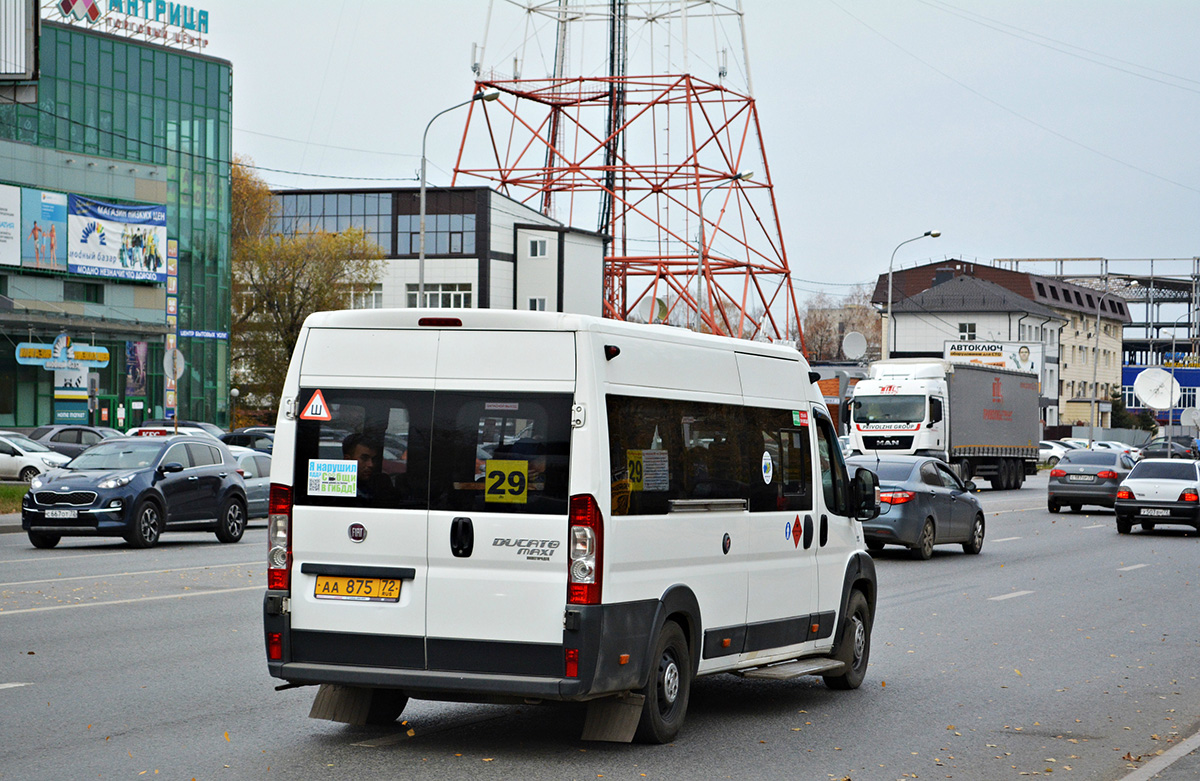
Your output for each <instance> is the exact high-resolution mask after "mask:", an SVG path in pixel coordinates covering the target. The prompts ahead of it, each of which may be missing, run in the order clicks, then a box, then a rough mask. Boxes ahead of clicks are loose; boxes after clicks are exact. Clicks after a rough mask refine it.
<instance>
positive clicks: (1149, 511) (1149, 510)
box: [1138, 507, 1171, 518]
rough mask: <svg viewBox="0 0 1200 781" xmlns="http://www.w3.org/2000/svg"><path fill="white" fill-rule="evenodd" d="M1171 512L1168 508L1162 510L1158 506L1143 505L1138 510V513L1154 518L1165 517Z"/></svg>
mask: <svg viewBox="0 0 1200 781" xmlns="http://www.w3.org/2000/svg"><path fill="white" fill-rule="evenodd" d="M1170 514H1171V511H1170V510H1163V509H1162V508H1159V507H1143V508H1142V509H1141V510H1139V511H1138V515H1150V516H1153V517H1155V518H1165V517H1167V516H1168V515H1170Z"/></svg>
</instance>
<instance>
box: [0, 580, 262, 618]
mask: <svg viewBox="0 0 1200 781" xmlns="http://www.w3.org/2000/svg"><path fill="white" fill-rule="evenodd" d="M235 591H266V586H241V587H240V588H222V589H215V590H213V591H189V592H187V593H186V594H163V595H162V596H158V597H135V598H134V599H114V600H111V601H109V602H80V603H79V604H77V605H47V606H46V607H27V608H22V609H20V610H0V618H3V617H4V616H15V615H17V614H18V613H42V612H45V611H48V610H71V609H73V608H77V607H102V606H104V605H130V604H133V603H134V602H154V601H156V600H159V599H183V598H184V597H203V596H208V595H209V594H232V593H233V592H235Z"/></svg>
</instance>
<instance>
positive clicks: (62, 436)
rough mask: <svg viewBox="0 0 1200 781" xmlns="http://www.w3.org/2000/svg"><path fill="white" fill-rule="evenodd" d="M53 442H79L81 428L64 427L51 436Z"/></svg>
mask: <svg viewBox="0 0 1200 781" xmlns="http://www.w3.org/2000/svg"><path fill="white" fill-rule="evenodd" d="M50 441H51V442H69V443H71V444H76V443H78V442H79V429H74V428H64V429H63V430H62V431H59V432H58V433H57V434H55V435H54V436H52V437H50Z"/></svg>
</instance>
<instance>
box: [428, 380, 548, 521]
mask: <svg viewBox="0 0 1200 781" xmlns="http://www.w3.org/2000/svg"><path fill="white" fill-rule="evenodd" d="M433 441H434V447H433V457H432V458H433V460H432V468H431V470H430V475H431V484H430V497H431V498H430V508H431V509H434V510H460V511H462V510H465V511H472V512H500V513H544V514H554V515H566V514H567V507H568V504H567V477H568V474H569V468H570V452H571V396H570V395H569V394H565V393H564V394H535V393H494V392H482V393H466V392H452V391H438V393H437V403H436V406H435V416H434V424H433Z"/></svg>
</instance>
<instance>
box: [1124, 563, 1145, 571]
mask: <svg viewBox="0 0 1200 781" xmlns="http://www.w3.org/2000/svg"><path fill="white" fill-rule="evenodd" d="M1149 566H1150V565H1149V564H1130V565H1129V566H1128V567H1117V572H1129V571H1130V570H1134V569H1141V568H1142V567H1149Z"/></svg>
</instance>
